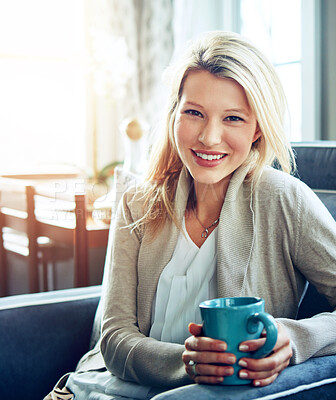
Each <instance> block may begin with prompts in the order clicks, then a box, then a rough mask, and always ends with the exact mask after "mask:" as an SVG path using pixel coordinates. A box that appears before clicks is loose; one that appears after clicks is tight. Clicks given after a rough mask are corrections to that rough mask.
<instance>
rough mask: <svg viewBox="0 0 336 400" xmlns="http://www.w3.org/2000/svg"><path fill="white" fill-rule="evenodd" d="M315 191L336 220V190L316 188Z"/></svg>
mask: <svg viewBox="0 0 336 400" xmlns="http://www.w3.org/2000/svg"><path fill="white" fill-rule="evenodd" d="M335 169H336V167H335ZM314 192H315V193H316V194H317V196H318V197H319V198H320V200H321V201H322V203H323V204H324V205H325V206H326V207H327V209H328V210H329V212H330V214H331V215H332V216H333V217H334V220H335V221H336V190H322V189H316V190H314Z"/></svg>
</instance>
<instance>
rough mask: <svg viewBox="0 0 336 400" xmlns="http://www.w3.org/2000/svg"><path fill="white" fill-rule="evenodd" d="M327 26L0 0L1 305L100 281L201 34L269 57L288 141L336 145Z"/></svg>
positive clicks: (161, 8)
mask: <svg viewBox="0 0 336 400" xmlns="http://www.w3.org/2000/svg"><path fill="white" fill-rule="evenodd" d="M335 22H336V1H334V0H29V1H27V0H0V233H1V234H2V235H1V234H0V296H6V295H12V294H18V293H27V292H36V291H46V290H52V289H62V288H69V287H78V286H88V285H95V284H100V283H101V280H102V276H103V268H104V260H105V254H106V246H107V240H108V232H109V224H110V220H111V218H112V217H113V214H114V212H115V210H116V206H117V204H118V201H119V199H120V197H121V195H122V193H123V192H124V191H125V189H126V188H127V187H128V186H129V185H130V184H137V182H138V179H141V175H142V174H143V172H144V171H145V167H146V160H147V156H148V153H149V149H150V147H151V145H152V143H153V141H154V140H155V137H156V136H157V135H158V134H159V133H160V123H161V120H162V116H163V112H164V110H165V105H166V98H167V85H166V83H165V81H164V79H163V76H164V71H165V69H166V68H167V66H169V64H170V63H172V62H174V60H175V59H176V58H177V57H178V56H179V55H180V54H181V52H182V51H183V50H184V49H185V47H186V46H187V44H188V42H189V41H190V40H192V39H194V38H196V37H197V36H198V35H200V34H201V33H202V32H204V31H209V30H228V31H234V32H239V33H242V34H243V35H245V36H247V37H248V38H249V39H250V40H251V41H253V42H254V43H255V44H256V45H257V46H258V47H260V48H261V50H262V51H263V52H264V53H265V54H266V55H267V57H268V58H269V59H270V61H271V62H272V63H273V64H274V66H275V68H276V69H277V71H278V73H279V76H280V78H281V80H282V83H283V86H284V88H285V92H286V94H287V98H288V104H289V114H290V115H289V118H287V121H286V131H287V135H288V137H289V138H290V140H291V141H293V142H301V141H313V140H324V141H332V140H336V112H335V105H336V74H335V70H336V46H335V42H336V23H335Z"/></svg>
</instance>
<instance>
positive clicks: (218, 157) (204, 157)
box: [194, 151, 227, 161]
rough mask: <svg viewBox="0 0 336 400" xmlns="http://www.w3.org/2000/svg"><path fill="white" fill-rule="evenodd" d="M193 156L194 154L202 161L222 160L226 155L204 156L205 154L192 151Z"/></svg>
mask: <svg viewBox="0 0 336 400" xmlns="http://www.w3.org/2000/svg"><path fill="white" fill-rule="evenodd" d="M194 154H196V156H197V157H199V158H202V159H203V160H208V161H212V160H220V159H221V158H224V157H225V156H226V155H227V154H205V153H199V152H196V151H194Z"/></svg>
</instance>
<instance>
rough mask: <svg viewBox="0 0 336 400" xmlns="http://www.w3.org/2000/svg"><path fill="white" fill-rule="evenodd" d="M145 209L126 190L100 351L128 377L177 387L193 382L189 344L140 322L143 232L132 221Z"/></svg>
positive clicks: (109, 364)
mask: <svg viewBox="0 0 336 400" xmlns="http://www.w3.org/2000/svg"><path fill="white" fill-rule="evenodd" d="M141 209H142V201H141V200H139V201H137V199H136V195H135V194H133V193H126V195H125V196H124V197H123V200H122V202H121V205H120V206H119V209H118V213H117V217H116V223H115V231H114V238H113V239H112V240H113V244H112V246H111V254H110V265H109V271H108V272H107V280H106V284H105V292H104V295H103V318H102V341H101V352H102V354H103V357H104V361H105V364H106V367H107V369H108V370H109V371H110V372H112V373H113V374H115V375H116V376H118V377H120V378H122V379H124V380H129V381H135V382H137V383H140V384H144V385H151V386H162V387H164V386H166V387H174V386H177V385H182V384H186V383H190V380H189V378H188V376H187V374H186V373H185V371H184V365H183V362H182V358H181V356H182V352H183V350H184V346H183V345H179V344H174V343H164V342H160V341H157V340H155V339H153V338H149V337H146V336H145V335H144V334H143V333H141V332H140V330H139V327H138V316H137V286H138V271H137V262H138V254H139V250H140V246H141V240H142V237H141V232H139V231H138V230H137V229H134V230H132V229H131V228H128V227H127V226H128V225H129V224H131V223H133V222H134V220H135V219H137V218H139V217H140V216H141V215H140V213H141ZM153 262H155V260H153ZM150 312H151V310H148V313H150Z"/></svg>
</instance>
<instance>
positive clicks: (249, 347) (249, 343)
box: [239, 323, 289, 352]
mask: <svg viewBox="0 0 336 400" xmlns="http://www.w3.org/2000/svg"><path fill="white" fill-rule="evenodd" d="M277 325H278V338H277V342H276V344H275V346H274V348H273V351H277V350H278V349H280V348H281V347H283V346H286V345H287V344H289V337H288V335H287V332H286V331H285V328H284V327H283V326H282V325H281V324H279V323H277ZM262 336H263V335H262ZM265 341H266V338H264V337H263V338H260V339H254V340H246V341H244V342H241V343H240V345H239V350H240V351H242V352H250V351H255V350H258V349H259V348H260V347H262V346H263V345H264V343H265Z"/></svg>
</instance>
